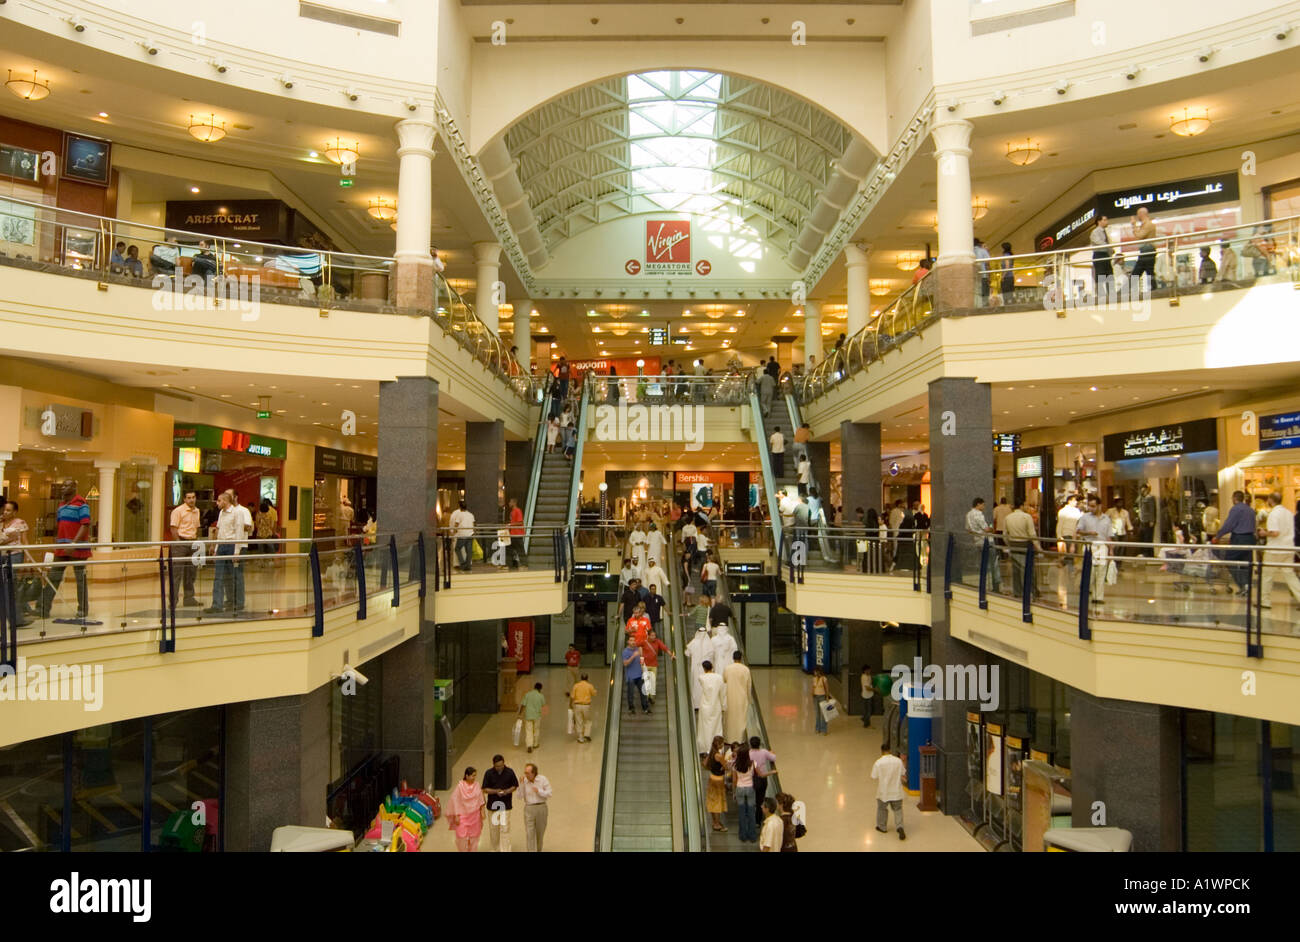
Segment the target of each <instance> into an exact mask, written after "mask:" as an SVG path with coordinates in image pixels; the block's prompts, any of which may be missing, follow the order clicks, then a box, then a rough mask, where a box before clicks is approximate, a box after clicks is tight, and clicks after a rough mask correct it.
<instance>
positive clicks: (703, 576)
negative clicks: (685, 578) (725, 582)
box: [700, 556, 722, 598]
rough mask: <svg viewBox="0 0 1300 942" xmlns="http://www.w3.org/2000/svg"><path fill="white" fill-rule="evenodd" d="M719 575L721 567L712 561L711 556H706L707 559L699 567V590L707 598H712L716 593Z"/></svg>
mask: <svg viewBox="0 0 1300 942" xmlns="http://www.w3.org/2000/svg"><path fill="white" fill-rule="evenodd" d="M721 575H722V568H721V567H720V566H719V565H718V564H717V563H716V562H714V561H713V557H712V556H710V557H708V560H707V561H706V562H705V563H704V565H703V566H701V567H700V583H701V586H702V589H701V591H703V593H704V594H705V595H707V596H708V597H709V598H713V597H714V596H715V595H717V594H718V578H719V577H720V576H721Z"/></svg>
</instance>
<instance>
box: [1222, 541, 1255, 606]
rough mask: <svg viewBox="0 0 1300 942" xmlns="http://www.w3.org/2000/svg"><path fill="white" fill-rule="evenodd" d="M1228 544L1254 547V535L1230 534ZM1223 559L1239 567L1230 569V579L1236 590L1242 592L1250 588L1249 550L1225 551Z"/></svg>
mask: <svg viewBox="0 0 1300 942" xmlns="http://www.w3.org/2000/svg"><path fill="white" fill-rule="evenodd" d="M1228 539H1229V542H1230V543H1231V544H1232V545H1233V546H1254V545H1255V534H1253V533H1233V534H1230V535H1229V537H1228ZM1223 558H1224V559H1228V560H1232V561H1234V562H1237V563H1240V564H1241V565H1238V566H1233V567H1232V579H1233V581H1234V582H1236V583H1237V588H1238V589H1240V590H1241V591H1242V592H1245V591H1247V589H1248V588H1249V586H1250V566H1248V565H1246V564H1247V563H1249V562H1250V559H1251V552H1250V550H1225V551H1224V553H1223Z"/></svg>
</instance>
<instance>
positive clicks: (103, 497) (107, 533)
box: [95, 461, 121, 543]
mask: <svg viewBox="0 0 1300 942" xmlns="http://www.w3.org/2000/svg"><path fill="white" fill-rule="evenodd" d="M119 467H121V462H120V461H96V462H95V470H97V471H98V472H99V542H101V543H111V542H113V502H114V498H115V497H116V496H117V495H116V487H115V485H116V482H117V469H118V468H119Z"/></svg>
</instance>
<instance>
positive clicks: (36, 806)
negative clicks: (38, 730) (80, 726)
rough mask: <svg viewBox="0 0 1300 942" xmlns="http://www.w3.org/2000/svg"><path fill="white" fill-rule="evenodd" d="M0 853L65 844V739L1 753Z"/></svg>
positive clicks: (47, 739)
mask: <svg viewBox="0 0 1300 942" xmlns="http://www.w3.org/2000/svg"><path fill="white" fill-rule="evenodd" d="M0 796H2V797H0V810H2V811H3V812H4V813H3V814H0V853H4V852H16V851H34V850H35V851H57V850H60V849H61V848H62V844H63V737H62V736H46V737H45V738H44V739H33V740H31V741H30V742H23V743H18V744H17V745H15V746H10V747H8V748H6V749H3V750H0Z"/></svg>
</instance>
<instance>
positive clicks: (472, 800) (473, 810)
mask: <svg viewBox="0 0 1300 942" xmlns="http://www.w3.org/2000/svg"><path fill="white" fill-rule="evenodd" d="M477 778H478V770H477V769H475V768H474V766H472V765H471V766H469V767H468V768H467V769H465V777H464V778H463V779H461V780H460V783H459V784H458V785H457V786H456V787H455V788H454V789H452V792H451V807H450V808H449V809H448V810H447V824H448V826H449V827H451V829H452V830H454V831H455V832H456V849H457V850H458V851H460V852H462V853H470V854H472V853H474V852H475V851H476V850H478V839H479V836H480V835H481V834H482V833H483V816H484V814H485V813H486V811H487V802H486V801H484V800H483V788H482V786H480V785H479V783H478V782H477V781H476V779H477Z"/></svg>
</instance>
